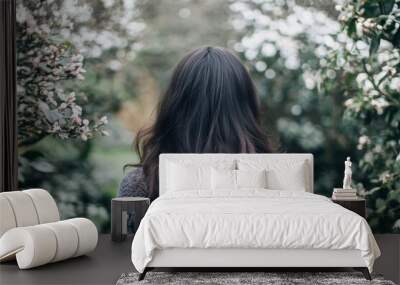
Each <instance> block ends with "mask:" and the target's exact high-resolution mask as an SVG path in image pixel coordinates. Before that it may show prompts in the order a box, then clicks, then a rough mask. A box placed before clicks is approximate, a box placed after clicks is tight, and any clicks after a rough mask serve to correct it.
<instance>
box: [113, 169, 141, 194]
mask: <svg viewBox="0 0 400 285" xmlns="http://www.w3.org/2000/svg"><path fill="white" fill-rule="evenodd" d="M118 196H119V197H132V196H139V197H147V196H148V194H147V186H146V180H145V177H144V173H143V168H142V167H136V168H134V169H133V170H131V171H129V172H127V173H126V174H125V177H124V178H123V179H122V181H121V184H120V187H119V193H118Z"/></svg>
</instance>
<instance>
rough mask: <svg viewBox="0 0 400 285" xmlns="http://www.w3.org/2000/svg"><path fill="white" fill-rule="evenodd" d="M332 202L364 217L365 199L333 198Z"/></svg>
mask: <svg viewBox="0 0 400 285" xmlns="http://www.w3.org/2000/svg"><path fill="white" fill-rule="evenodd" d="M332 202H334V203H336V204H339V205H340V206H342V207H344V208H346V209H348V210H350V211H353V212H354V213H356V214H359V215H360V216H361V217H363V218H366V217H367V215H366V201H365V199H357V200H334V199H332Z"/></svg>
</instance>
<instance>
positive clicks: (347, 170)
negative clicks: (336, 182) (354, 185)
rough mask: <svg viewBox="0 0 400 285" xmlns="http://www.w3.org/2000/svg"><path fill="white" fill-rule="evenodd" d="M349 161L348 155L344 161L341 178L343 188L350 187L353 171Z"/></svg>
mask: <svg viewBox="0 0 400 285" xmlns="http://www.w3.org/2000/svg"><path fill="white" fill-rule="evenodd" d="M351 165H352V163H351V161H350V157H349V156H348V157H347V160H346V161H345V162H344V179H343V189H351V176H352V174H353V172H352V171H351Z"/></svg>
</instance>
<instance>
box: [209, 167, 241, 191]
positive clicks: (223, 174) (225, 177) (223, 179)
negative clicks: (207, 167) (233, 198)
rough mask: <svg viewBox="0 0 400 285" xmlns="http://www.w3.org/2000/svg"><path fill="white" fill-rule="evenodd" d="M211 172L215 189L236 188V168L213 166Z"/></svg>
mask: <svg viewBox="0 0 400 285" xmlns="http://www.w3.org/2000/svg"><path fill="white" fill-rule="evenodd" d="M211 173H212V175H211V177H212V178H211V179H212V188H213V189H214V190H218V189H229V190H235V189H236V170H232V169H216V168H212V171H211Z"/></svg>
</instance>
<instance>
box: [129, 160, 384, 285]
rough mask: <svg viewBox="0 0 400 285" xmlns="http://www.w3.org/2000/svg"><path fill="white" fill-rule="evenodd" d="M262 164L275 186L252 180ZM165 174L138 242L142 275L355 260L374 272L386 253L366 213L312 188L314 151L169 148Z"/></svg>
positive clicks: (135, 258)
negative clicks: (181, 269) (222, 151)
mask: <svg viewBox="0 0 400 285" xmlns="http://www.w3.org/2000/svg"><path fill="white" fill-rule="evenodd" d="M208 167H212V171H213V172H212V173H213V174H212V175H211V178H210V179H211V180H212V183H211V184H210V185H212V186H209V185H208V184H205V183H204V181H207V177H206V176H205V175H206V174H204V173H206V172H205V170H204V169H207V171H208V169H209V168H208ZM188 169H189V170H190V169H197V170H196V171H197V172H196V173H195V174H193V173H191V172H190V171H189V170H188ZM237 169H238V171H236V170H237ZM260 169H262V171H264V170H265V173H266V174H265V175H266V181H267V182H266V183H267V185H265V186H263V188H260V187H258V186H257V188H255V187H248V185H250V186H254V185H255V184H257V183H259V181H257V182H255V180H256V179H255V178H254V179H253V178H252V177H251V176H252V175H253V174H254V175H259V176H260V175H261V174H263V173H264V172H261V171H260ZM220 170H221V171H220ZM233 170H235V171H233ZM218 171H220V172H218ZM207 173H208V172H207ZM215 173H217V174H215ZM221 173H222V174H221ZM226 173H228V174H230V173H234V174H235V175H236V176H235V178H234V179H235V180H234V182H235V187H228V186H229V183H226V181H225V180H226V179H228V178H226V177H228V176H229V175H226ZM257 173H258V174H257ZM192 174H193V175H194V176H191V175H192ZM159 175H160V178H159V182H160V184H159V191H160V197H159V198H158V199H156V200H155V201H154V202H153V203H152V205H151V206H150V208H149V210H148V211H147V213H146V215H145V217H144V218H143V220H142V222H141V224H140V226H139V228H138V231H137V233H136V235H135V237H134V240H133V243H132V262H133V264H134V266H135V267H136V269H137V270H138V271H139V272H141V273H142V274H141V276H140V279H142V278H144V274H145V273H146V271H148V270H149V269H151V268H154V267H168V268H171V267H238V268H243V267H354V268H358V269H361V270H362V271H363V273H364V275H365V277H366V278H370V275H369V272H371V271H372V267H373V263H374V260H375V259H376V258H377V257H378V256H379V255H380V251H379V248H378V246H377V244H376V242H375V239H374V237H373V235H372V233H371V230H370V228H369V226H368V224H367V222H366V221H365V220H364V219H363V218H362V217H360V216H358V215H357V214H355V213H353V212H351V211H349V210H346V209H344V208H342V207H341V206H339V205H337V204H334V203H332V202H331V201H330V200H329V199H328V198H326V197H322V196H320V195H315V194H312V193H313V156H312V155H311V154H162V155H160V164H159ZM221 175H222V176H221ZM221 177H222V178H224V179H225V178H226V179H225V180H224V181H223V180H221ZM240 177H241V178H240ZM249 177H250V178H251V179H249ZM260 177H262V176H260ZM218 179H219V180H218ZM228 180H229V179H228ZM215 181H217V183H216V182H215ZM218 181H220V182H218ZM221 181H222V182H221ZM218 183H219V185H220V186H221V185H222V186H221V187H219V188H218V187H217V186H218ZM246 183H247V184H246ZM254 183H255V184H254ZM189 184H190V185H191V187H188V185H189ZM253 184H254V185H253ZM216 185H217V186H216ZM238 185H245V186H246V187H242V188H239V186H238ZM257 185H258V184H257ZM210 187H211V188H210ZM217 188H218V189H217Z"/></svg>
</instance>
